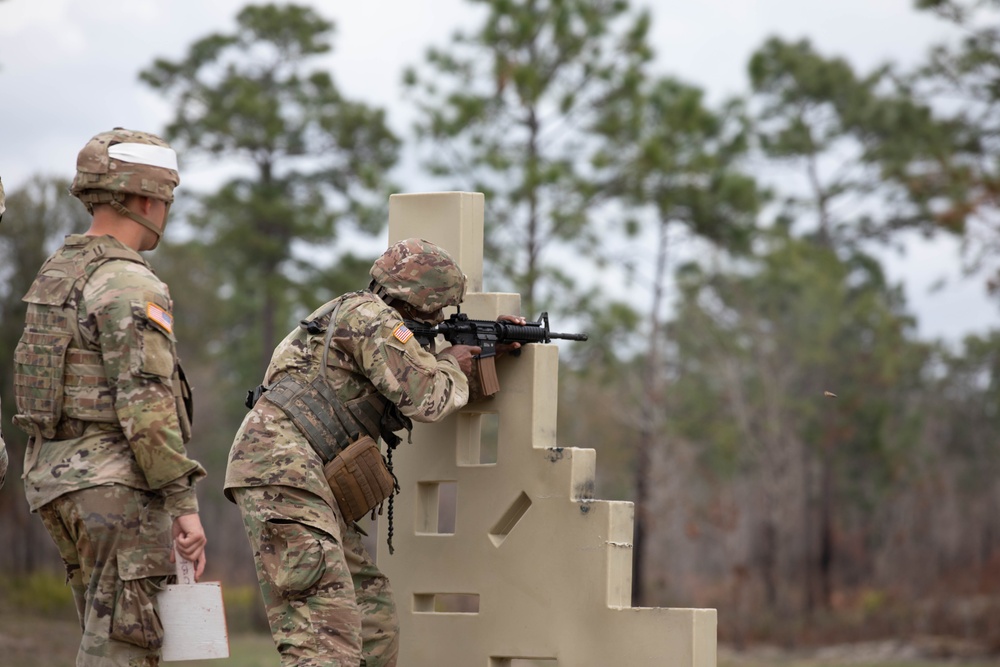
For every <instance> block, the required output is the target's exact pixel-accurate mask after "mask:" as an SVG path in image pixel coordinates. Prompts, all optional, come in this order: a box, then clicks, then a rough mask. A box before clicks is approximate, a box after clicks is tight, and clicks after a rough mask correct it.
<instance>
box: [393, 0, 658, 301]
mask: <svg viewBox="0 0 1000 667" xmlns="http://www.w3.org/2000/svg"><path fill="white" fill-rule="evenodd" d="M472 1H473V2H475V4H478V5H481V6H483V7H484V8H485V10H486V16H485V19H484V21H483V22H482V23H481V25H479V27H478V28H477V29H476V30H475V31H473V32H465V31H460V32H458V33H457V34H456V35H455V37H454V39H453V41H452V44H451V48H450V50H447V51H446V50H442V49H439V48H432V49H429V50H428V51H427V54H426V64H425V67H424V68H423V69H422V70H420V71H418V70H416V69H412V68H411V69H409V70H408V71H407V72H406V73H405V74H404V77H403V82H404V84H405V85H406V86H407V88H408V90H409V92H410V94H411V97H412V99H413V100H414V104H415V105H416V108H417V111H418V114H419V116H418V121H417V123H416V127H415V130H416V133H417V137H418V139H420V140H422V141H423V142H424V143H426V144H429V146H430V147H431V149H432V151H431V153H430V156H429V158H428V159H427V161H426V165H427V167H428V168H429V169H430V170H431V171H432V173H434V174H436V175H439V176H441V177H443V178H447V179H448V180H447V183H448V184H449V187H461V188H463V189H468V190H474V191H479V192H483V193H485V195H486V199H487V202H488V206H489V209H488V214H487V222H486V244H487V248H486V253H487V256H489V257H491V258H492V259H493V261H494V265H493V268H494V270H495V271H496V274H497V275H496V277H499V278H500V279H501V280H502V282H503V284H504V285H505V286H509V287H510V288H512V289H513V290H514V291H517V292H519V293H521V294H522V297H523V299H524V304H525V310H526V312H532V313H534V312H537V311H539V310H544V309H549V310H552V311H554V312H567V311H568V309H567V307H566V306H565V305H564V304H566V303H567V297H566V292H567V288H568V287H570V286H571V285H572V283H573V282H574V281H573V279H572V277H571V276H569V275H567V274H565V273H562V272H560V271H559V270H558V263H557V262H556V261H555V260H554V259H553V258H552V254H553V252H554V251H555V249H556V248H564V247H567V246H569V247H572V248H574V249H575V250H576V251H581V252H584V253H586V254H588V255H599V254H600V250H601V239H600V237H599V235H598V234H597V233H596V231H595V229H594V228H593V226H592V224H591V223H592V217H591V215H592V212H591V210H590V207H591V206H592V204H593V203H594V197H595V193H594V188H593V184H592V182H591V181H592V179H591V174H589V173H588V171H587V169H586V165H587V161H586V159H585V158H586V154H587V153H588V152H590V151H591V150H592V149H593V148H592V146H593V142H594V141H595V139H596V136H595V135H594V134H593V132H592V126H593V124H594V122H595V119H596V117H597V114H598V112H599V110H600V108H601V106H602V105H603V104H605V103H606V102H608V101H609V100H611V99H614V98H615V97H616V96H618V95H621V94H624V92H625V91H626V90H627V88H628V87H630V86H634V85H636V82H637V80H638V79H639V78H641V72H642V69H643V67H644V66H645V64H646V63H648V62H649V60H650V58H651V55H652V52H651V49H650V47H649V46H648V44H647V32H648V28H649V21H650V18H649V16H648V14H646V13H638V14H633V13H631V12H630V10H629V7H628V4H627V3H626V2H623V1H614V2H608V1H602V2H596V3H595V2H592V1H590V0H472ZM568 298H569V299H570V300H572V296H570V297H568Z"/></svg>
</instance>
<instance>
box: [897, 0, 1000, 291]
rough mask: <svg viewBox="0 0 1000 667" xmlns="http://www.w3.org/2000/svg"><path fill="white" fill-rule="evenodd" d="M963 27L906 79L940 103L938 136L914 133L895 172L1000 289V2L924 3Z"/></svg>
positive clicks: (910, 88) (912, 89)
mask: <svg viewBox="0 0 1000 667" xmlns="http://www.w3.org/2000/svg"><path fill="white" fill-rule="evenodd" d="M917 6H918V7H919V8H922V9H928V10H933V11H934V12H935V13H936V14H937V15H939V16H941V17H942V18H943V19H945V20H947V21H950V22H952V23H954V24H955V25H956V26H957V27H958V28H960V29H961V31H962V32H961V38H960V39H959V40H957V41H955V42H953V43H943V44H939V45H937V46H935V47H934V48H933V49H932V50H931V51H930V53H929V56H928V58H927V62H926V64H925V65H924V66H923V67H921V68H919V69H918V70H917V71H916V72H914V73H912V74H911V75H910V76H909V77H907V78H906V79H905V80H904V83H903V86H904V87H905V90H906V91H907V92H908V93H910V94H912V95H914V96H915V97H917V98H918V99H920V100H923V101H924V102H925V103H926V104H927V105H932V106H933V107H934V109H935V119H936V127H937V128H938V131H937V133H936V134H935V135H932V137H931V138H932V139H933V141H928V139H927V138H924V137H920V136H919V135H915V136H914V137H913V138H914V139H915V140H916V145H915V146H914V147H912V152H911V154H910V156H909V160H908V161H906V162H905V163H904V164H903V166H902V167H900V168H898V169H897V170H896V171H895V172H894V173H892V176H893V177H894V178H896V179H898V180H899V181H900V182H901V183H902V184H903V185H904V187H905V189H906V192H907V194H908V195H909V197H910V199H911V200H912V201H913V202H915V204H916V205H917V206H918V207H919V209H920V210H921V211H922V212H923V213H924V214H925V215H927V216H928V217H929V218H931V219H933V220H935V221H936V222H937V224H940V225H942V226H945V227H948V228H950V229H954V230H956V231H959V232H962V233H963V235H964V238H965V240H966V243H965V247H964V250H965V259H966V261H967V268H968V269H969V270H970V271H975V270H980V269H984V268H986V269H987V270H988V271H989V274H988V285H989V287H990V289H991V290H993V291H996V290H997V289H998V287H1000V265H998V263H997V262H996V260H995V257H996V254H997V250H998V249H1000V235H998V234H997V233H996V226H995V219H996V215H997V210H998V208H1000V170H998V164H1000V162H998V156H1000V139H998V137H1000V113H998V112H1000V86H998V85H997V81H998V80H1000V28H998V27H997V20H998V18H1000V2H997V1H996V0H939V1H925V2H918V3H917Z"/></svg>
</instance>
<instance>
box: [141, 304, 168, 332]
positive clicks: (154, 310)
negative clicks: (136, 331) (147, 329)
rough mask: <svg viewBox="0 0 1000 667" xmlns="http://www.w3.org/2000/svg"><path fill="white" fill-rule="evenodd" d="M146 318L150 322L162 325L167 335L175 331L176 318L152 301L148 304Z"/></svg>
mask: <svg viewBox="0 0 1000 667" xmlns="http://www.w3.org/2000/svg"><path fill="white" fill-rule="evenodd" d="M146 317H148V318H149V321H150V322H153V323H155V324H158V325H160V328H161V329H163V330H164V331H166V332H167V333H173V331H174V316H173V315H171V314H170V313H168V312H167V311H165V310H163V309H162V308H160V307H159V306H157V305H156V304H155V303H153V302H152V301H147V302H146Z"/></svg>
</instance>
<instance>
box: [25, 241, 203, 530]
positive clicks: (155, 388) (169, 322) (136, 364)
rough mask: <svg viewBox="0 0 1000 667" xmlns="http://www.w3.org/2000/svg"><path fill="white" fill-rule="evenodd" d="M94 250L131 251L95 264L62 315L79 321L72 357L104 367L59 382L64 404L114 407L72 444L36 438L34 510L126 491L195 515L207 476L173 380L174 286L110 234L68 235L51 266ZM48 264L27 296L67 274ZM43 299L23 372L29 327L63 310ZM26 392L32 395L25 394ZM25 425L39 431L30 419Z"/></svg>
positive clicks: (33, 314) (28, 467) (32, 315)
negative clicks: (104, 489) (119, 488)
mask: <svg viewBox="0 0 1000 667" xmlns="http://www.w3.org/2000/svg"><path fill="white" fill-rule="evenodd" d="M95 251H96V253H97V254H98V255H100V254H101V253H109V254H110V253H114V254H115V255H116V256H122V255H123V254H124V255H126V256H127V257H128V259H112V260H106V261H104V262H103V263H101V264H99V265H98V266H97V267H96V268H93V267H92V266H89V265H88V271H87V273H88V274H89V277H85V278H83V279H80V280H77V281H76V282H75V283H74V285H73V287H72V289H71V290H70V292H69V295H68V297H67V298H66V300H65V305H64V306H63V312H65V309H66V308H70V309H71V311H70V312H72V311H73V310H75V312H76V316H77V322H76V323H75V327H73V326H71V327H70V328H71V329H74V328H75V330H76V331H75V333H74V334H73V338H74V340H72V341H71V342H70V343H69V347H68V349H67V350H66V358H67V359H68V358H70V357H71V356H72V355H73V352H74V350H79V351H80V355H81V356H87V358H88V359H89V358H93V359H96V360H98V361H97V362H96V363H97V364H99V366H98V367H97V368H95V369H94V372H95V373H96V374H99V375H100V376H102V377H91V378H90V379H88V376H87V375H83V376H81V377H76V378H72V379H71V378H70V377H69V376H65V377H64V378H63V379H62V380H61V382H60V383H61V384H64V385H65V391H66V392H72V393H73V396H72V401H71V400H70V399H69V398H67V399H66V405H69V404H70V403H71V402H72V403H75V404H78V405H83V406H86V405H88V404H93V405H104V404H106V405H107V406H109V410H110V413H111V418H110V419H108V418H106V416H105V415H104V414H103V412H107V410H104V411H103V412H102V411H97V412H96V414H99V415H101V417H100V419H95V420H93V421H90V420H87V419H85V418H84V419H79V420H78V423H80V429H79V432H78V433H74V434H73V437H66V438H61V439H51V440H49V439H44V438H39V437H38V436H37V435H36V436H35V437H32V438H31V440H30V441H29V445H28V451H27V453H26V455H25V473H24V479H25V494H26V496H27V499H28V503H29V505H30V506H31V509H32V510H36V509H38V508H39V507H41V506H43V505H45V504H46V503H48V502H50V501H52V500H53V499H55V498H57V497H59V496H60V495H62V494H65V493H69V492H72V491H77V490H80V489H85V488H89V487H93V486H101V485H105V484H122V485H125V486H130V487H133V488H138V489H143V490H159V491H160V492H161V493H163V494H164V496H165V497H166V507H167V510H168V511H169V512H170V513H171V515H173V516H179V515H181V514H189V513H193V512H196V511H197V509H198V505H197V498H196V496H195V492H194V482H195V481H196V480H197V479H199V478H201V477H203V476H204V475H205V471H204V469H203V468H202V467H201V465H200V464H199V463H198V462H197V461H194V460H192V459H191V458H189V457H188V455H187V452H186V450H185V447H184V441H183V437H182V432H181V425H180V419H179V417H178V408H177V399H176V396H175V390H174V387H173V386H172V383H171V376H172V374H174V373H175V367H176V365H177V357H176V349H175V340H174V335H173V319H172V315H171V312H172V309H173V303H172V301H171V300H170V295H169V292H168V290H167V286H166V285H165V284H164V283H162V282H161V281H160V280H159V279H158V278H157V277H156V275H155V274H154V273H153V271H152V269H151V268H150V267H149V265H148V264H147V263H146V262H145V260H143V259H142V257H141V256H140V255H139V254H138V253H136V252H134V251H132V250H130V249H129V248H128V247H127V246H125V245H124V244H122V243H120V242H119V241H117V240H116V239H114V238H112V237H110V236H101V237H90V236H84V235H82V234H74V235H70V236H67V237H66V240H65V243H64V245H63V247H62V248H60V249H59V250H57V251H56V253H55V254H54V255H53V256H52V258H50V260H49V262H52V261H53V260H67V261H72V260H73V259H74V258H77V257H79V256H80V255H81V254H82V253H94V252H95ZM49 262H47V263H46V265H44V266H43V267H42V269H41V270H40V271H39V275H38V277H37V278H36V279H35V283H34V284H33V285H32V290H31V291H29V295H31V294H36V295H37V294H39V293H44V290H45V288H46V287H45V286H46V282H45V281H47V280H49V281H52V283H53V285H55V284H56V281H58V280H59V278H60V277H62V276H61V274H60V275H55V274H54V275H52V276H51V277H50V276H49V275H48V274H49V273H50V271H49V270H47V267H48V266H49ZM57 273H58V272H57ZM27 298H28V297H26V300H27ZM39 300H41V301H44V298H42V299H32V301H34V302H32V303H29V306H28V315H27V319H28V322H29V324H28V325H27V326H26V330H25V334H24V335H23V336H22V339H21V342H20V343H19V344H18V350H17V351H15V358H16V359H15V367H16V368H20V366H19V364H20V365H28V364H30V363H31V361H32V356H33V354H34V352H35V350H34V349H33V347H32V346H31V345H29V344H28V343H27V341H29V340H30V339H31V338H30V330H31V328H32V327H31V324H30V323H31V322H32V321H36V320H44V319H45V318H46V311H47V310H51V309H54V308H56V307H55V306H49V305H43V304H40V303H38V301H39ZM56 300H58V299H56ZM35 356H37V355H35ZM67 364H69V362H67ZM67 368H68V366H67ZM83 368H86V366H84V367H83ZM78 372H80V371H78ZM71 380H72V381H71ZM17 385H18V383H17V382H16V381H15V396H17V398H18V409H19V412H22V411H23V400H24V398H23V396H22V395H19V394H18V390H19V387H18V386H17ZM88 387H93V388H92V389H89V388H88ZM104 392H107V393H108V396H104V395H103V394H104ZM25 393H27V390H22V394H25ZM88 397H89V398H88ZM64 410H65V408H64ZM64 414H65V413H64ZM24 421H27V424H28V425H29V426H30V425H31V423H30V420H22V423H23V422H24ZM19 425H20V424H19Z"/></svg>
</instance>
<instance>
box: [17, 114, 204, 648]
mask: <svg viewBox="0 0 1000 667" xmlns="http://www.w3.org/2000/svg"><path fill="white" fill-rule="evenodd" d="M179 182H180V179H179V177H178V173H177V155H176V154H175V153H174V151H173V150H172V149H171V148H170V147H169V146H168V145H167V144H166V142H164V141H163V140H162V139H160V138H158V137H156V136H154V135H152V134H148V133H145V132H135V131H131V130H125V129H122V128H115V129H114V130H112V131H110V132H103V133H101V134H98V135H96V136H95V137H94V138H92V139H91V140H90V141H89V142H88V143H87V144H86V145H85V146H84V147H83V149H82V150H81V151H80V154H79V156H78V158H77V165H76V177H75V178H74V180H73V185H72V187H71V189H70V193H71V194H73V195H74V196H76V197H77V198H78V199H80V201H82V202H83V203H84V205H85V206H86V207H87V210H88V211H89V212H90V213H91V215H92V216H93V218H92V221H91V225H90V228H89V230H88V231H87V232H86V233H85V234H71V235H69V236H67V237H66V239H65V241H64V243H63V246H62V247H61V248H59V250H57V251H56V252H55V253H54V254H53V255H52V256H51V257H49V258H48V260H46V262H45V263H44V264H43V265H42V268H41V269H40V270H39V272H38V276H37V277H36V278H35V281H34V283H33V284H32V285H31V288H30V289H29V290H28V294H27V295H26V296H25V297H24V301H26V302H27V304H28V312H27V315H26V323H25V329H24V334H23V335H22V336H21V340H20V342H19V343H18V345H17V348H16V350H15V353H14V355H15V358H14V366H15V382H14V396H15V399H16V403H17V415H16V416H15V417H14V423H15V424H16V425H17V426H19V427H20V428H22V429H23V430H25V431H26V432H27V433H28V434H29V436H30V438H29V441H28V448H27V452H26V454H25V465H24V469H25V472H24V487H25V494H26V496H27V499H28V503H29V505H30V507H31V510H32V511H35V512H38V514H39V515H40V517H41V519H42V522H43V523H44V525H45V528H46V529H47V530H48V532H49V534H50V535H51V536H52V539H53V540H54V541H55V543H56V546H57V547H58V549H59V554H60V556H61V557H62V560H63V562H64V563H65V566H66V576H67V580H68V583H69V585H70V586H71V587H72V590H73V597H74V600H75V602H76V608H77V613H78V614H79V617H80V625H81V628H82V630H83V638H82V640H81V643H80V649H79V652H78V653H77V657H76V664H77V666H78V667H89V666H96V665H101V666H108V665H115V666H118V665H120V666H122V667H126V666H128V667H137V666H142V667H150V666H154V665H158V664H159V662H160V647H161V645H162V642H163V626H162V625H161V623H160V619H159V615H158V611H157V607H156V594H157V593H158V592H159V591H160V590H162V589H163V588H164V586H165V584H166V583H167V582H168V577H169V576H170V575H172V574H173V573H174V571H175V566H174V565H172V562H173V561H174V551H173V549H172V546H173V547H175V548H176V552H177V553H178V554H180V556H182V557H183V558H185V559H187V560H189V561H191V562H192V563H193V564H194V570H195V573H196V577H197V576H200V575H201V573H202V572H203V571H204V568H205V543H206V537H205V531H204V530H203V528H202V525H201V520H200V519H199V517H198V500H197V497H196V495H195V482H196V481H197V480H198V479H200V478H201V477H203V476H204V475H205V471H204V469H203V468H202V467H201V465H200V464H199V463H198V462H197V461H194V460H192V459H191V458H189V457H188V455H187V452H186V450H185V444H186V443H187V441H188V440H189V438H190V429H191V413H190V392H189V389H188V386H187V382H186V381H185V379H184V374H183V371H182V370H181V368H180V364H179V363H178V359H177V352H176V343H175V339H174V319H173V314H172V311H173V303H172V302H171V299H170V294H169V292H168V290H167V286H166V285H165V284H164V283H163V282H161V281H160V280H159V279H158V278H157V277H156V275H155V274H154V273H153V270H152V269H151V268H150V266H149V265H148V264H147V263H146V261H145V260H144V259H143V258H142V256H141V255H140V254H139V252H141V251H146V250H152V249H153V248H155V247H156V246H157V244H158V243H159V240H160V237H161V235H162V234H163V229H164V227H165V226H166V222H167V214H168V212H169V209H170V204H171V203H172V202H173V198H174V194H173V192H174V188H175V187H177V185H178V183H179Z"/></svg>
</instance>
